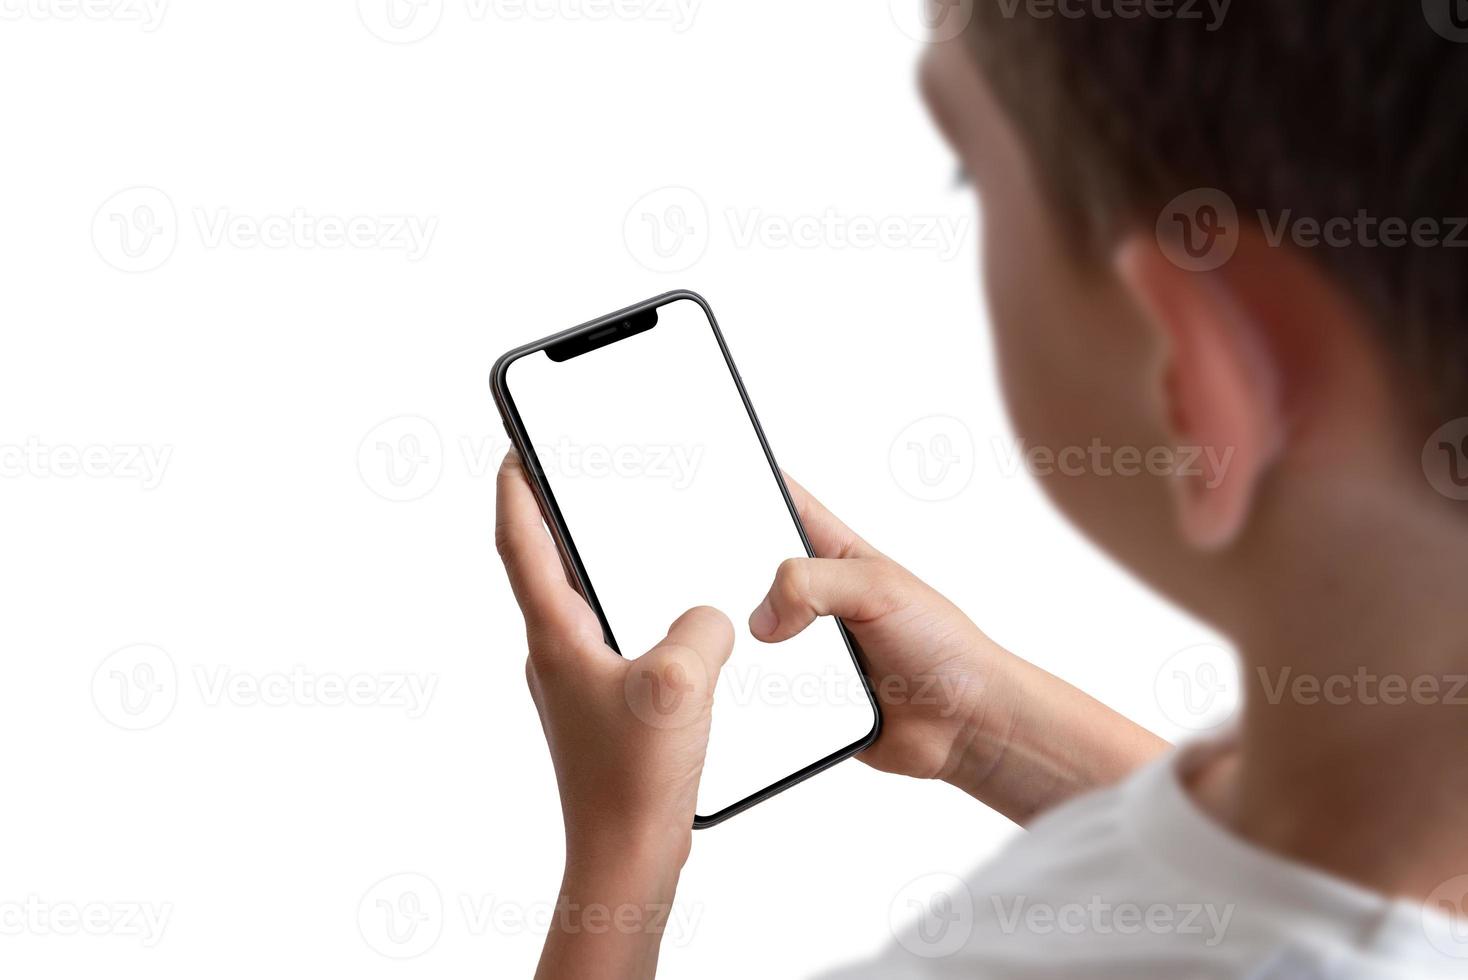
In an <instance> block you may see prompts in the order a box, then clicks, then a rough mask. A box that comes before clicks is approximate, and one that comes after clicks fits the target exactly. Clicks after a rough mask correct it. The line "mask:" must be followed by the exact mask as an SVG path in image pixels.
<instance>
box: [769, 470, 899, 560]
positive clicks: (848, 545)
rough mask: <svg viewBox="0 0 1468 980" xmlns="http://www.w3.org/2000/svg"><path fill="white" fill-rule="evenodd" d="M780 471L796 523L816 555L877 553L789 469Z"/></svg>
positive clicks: (851, 556)
mask: <svg viewBox="0 0 1468 980" xmlns="http://www.w3.org/2000/svg"><path fill="white" fill-rule="evenodd" d="M780 475H781V476H782V477H784V478H785V486H786V487H788V488H789V490H790V499H791V500H793V501H795V509H796V511H798V512H799V513H800V523H802V524H804V525H805V535H806V537H808V538H810V546H811V547H812V548H814V549H815V552H816V557H817V558H871V557H873V556H875V555H876V554H878V552H877V549H876V548H873V547H872V546H871V545H869V544H867V543H866V542H865V541H863V540H862V539H861V537H860V536H859V535H858V534H857V533H856V532H855V531H853V530H852V529H851V528H849V527H847V526H846V525H845V524H843V523H841V520H840V518H838V517H837V516H836V515H835V514H833V513H831V512H830V511H829V510H827V509H826V508H825V506H824V505H822V504H821V502H820V501H819V500H817V499H816V498H815V497H812V496H811V494H810V491H809V490H807V489H806V488H805V487H803V486H801V485H800V484H799V483H796V482H795V480H794V479H792V478H791V476H790V474H789V473H786V472H785V471H784V470H781V471H780Z"/></svg>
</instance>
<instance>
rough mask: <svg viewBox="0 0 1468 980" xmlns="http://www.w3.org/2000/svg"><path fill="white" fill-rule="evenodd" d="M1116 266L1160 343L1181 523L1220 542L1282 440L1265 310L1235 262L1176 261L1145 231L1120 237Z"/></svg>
mask: <svg viewBox="0 0 1468 980" xmlns="http://www.w3.org/2000/svg"><path fill="white" fill-rule="evenodd" d="M1115 266H1116V270H1117V273H1118V275H1119V277H1120V279H1121V281H1122V283H1123V284H1124V285H1125V287H1126V288H1127V289H1128V291H1129V292H1130V293H1131V294H1132V296H1133V298H1134V299H1135V300H1136V301H1137V304H1138V306H1139V307H1140V309H1141V310H1142V311H1143V313H1144V314H1145V315H1146V316H1147V318H1148V319H1149V320H1150V321H1151V322H1152V324H1153V325H1154V326H1155V327H1156V329H1157V331H1158V333H1159V335H1160V337H1161V340H1162V342H1163V349H1164V352H1165V354H1164V365H1163V377H1162V379H1161V384H1160V388H1161V405H1162V410H1163V412H1164V422H1165V424H1166V425H1167V428H1168V431H1169V434H1170V437H1171V439H1172V440H1173V442H1174V443H1175V446H1176V449H1177V450H1178V452H1177V455H1176V456H1175V461H1176V466H1175V470H1174V473H1173V497H1174V502H1175V506H1176V513H1177V520H1178V525H1179V529H1180V530H1181V532H1182V535H1183V537H1184V538H1185V539H1186V540H1187V541H1188V542H1189V543H1190V544H1192V545H1193V546H1194V547H1196V548H1200V549H1204V550H1221V549H1223V548H1226V547H1228V546H1229V545H1230V544H1232V543H1233V542H1234V540H1236V539H1237V537H1238V536H1239V534H1240V532H1242V530H1243V529H1244V527H1245V526H1246V524H1247V523H1248V519H1249V514H1250V511H1251V509H1252V507H1253V505H1254V499H1255V496H1256V495H1257V493H1258V491H1259V487H1260V484H1261V482H1262V481H1263V479H1264V476H1265V474H1266V473H1267V472H1268V471H1269V469H1270V467H1271V465H1272V464H1273V463H1274V462H1275V460H1276V459H1277V458H1278V457H1279V456H1280V454H1281V451H1282V450H1283V447H1284V442H1285V425H1284V417H1283V408H1282V403H1281V398H1280V365H1279V364H1278V363H1276V360H1275V358H1274V356H1273V353H1272V351H1271V345H1270V344H1269V342H1268V333H1267V331H1268V329H1269V326H1270V325H1269V324H1268V323H1267V322H1264V321H1263V317H1264V316H1267V313H1266V312H1265V311H1260V310H1258V309H1255V308H1253V307H1252V306H1251V303H1250V300H1251V296H1250V293H1249V291H1248V290H1246V289H1243V288H1239V283H1238V280H1237V279H1234V278H1233V277H1231V276H1230V272H1231V271H1233V272H1234V274H1235V275H1237V269H1236V268H1235V269H1233V270H1231V269H1230V267H1229V266H1228V265H1225V266H1224V267H1223V268H1221V269H1216V270H1213V271H1210V272H1193V271H1189V270H1186V269H1183V268H1181V267H1180V266H1178V265H1175V264H1174V263H1173V262H1172V261H1171V260H1170V259H1168V257H1167V255H1166V253H1164V252H1163V250H1162V249H1161V247H1160V246H1159V245H1158V242H1157V241H1156V239H1155V238H1154V237H1153V236H1151V235H1148V234H1143V233H1137V234H1134V235H1132V236H1129V237H1128V238H1127V239H1126V240H1125V241H1123V242H1122V244H1121V246H1120V247H1119V248H1118V250H1117V253H1116V256H1115Z"/></svg>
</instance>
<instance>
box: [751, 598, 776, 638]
mask: <svg viewBox="0 0 1468 980" xmlns="http://www.w3.org/2000/svg"><path fill="white" fill-rule="evenodd" d="M778 625H780V620H779V618H778V617H776V615H775V607H773V606H771V605H770V600H769V598H768V597H766V599H765V601H764V602H761V603H760V604H759V608H758V609H756V610H755V611H754V612H752V613H750V614H749V631H750V632H751V633H753V634H754V635H755V636H769V635H770V634H771V633H773V632H775V627H776V626H778Z"/></svg>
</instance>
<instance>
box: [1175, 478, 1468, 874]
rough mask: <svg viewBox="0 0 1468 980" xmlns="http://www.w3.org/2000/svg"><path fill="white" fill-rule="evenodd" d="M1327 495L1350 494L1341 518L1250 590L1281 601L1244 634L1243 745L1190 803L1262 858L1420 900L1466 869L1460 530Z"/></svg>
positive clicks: (1395, 508)
mask: <svg viewBox="0 0 1468 980" xmlns="http://www.w3.org/2000/svg"><path fill="white" fill-rule="evenodd" d="M1332 492H1333V495H1334V498H1335V499H1334V501H1333V503H1334V506H1333V507H1332V509H1333V510H1336V511H1337V512H1339V511H1340V508H1341V504H1342V501H1341V500H1340V499H1339V498H1340V497H1341V496H1342V495H1343V493H1349V494H1350V495H1351V496H1353V497H1356V498H1357V499H1355V500H1353V501H1351V502H1350V506H1351V510H1350V511H1349V513H1350V514H1351V520H1350V522H1349V523H1346V524H1340V523H1337V524H1336V525H1335V527H1336V531H1335V532H1334V533H1323V534H1318V535H1315V536H1314V540H1308V541H1302V542H1299V544H1298V546H1297V547H1296V548H1295V549H1294V550H1293V554H1294V555H1295V556H1297V559H1298V560H1299V561H1300V562H1301V563H1302V564H1303V563H1305V562H1307V561H1308V567H1302V568H1298V569H1296V568H1290V567H1288V565H1289V563H1290V561H1291V559H1283V560H1282V565H1283V567H1280V566H1276V569H1277V571H1276V574H1278V575H1279V576H1280V577H1279V578H1277V579H1275V581H1273V582H1269V581H1260V582H1256V583H1255V588H1256V589H1258V588H1259V587H1260V586H1263V587H1264V588H1265V589H1269V590H1271V591H1272V592H1273V593H1275V594H1276V596H1277V598H1276V600H1275V608H1274V609H1273V610H1272V611H1271V614H1270V615H1269V616H1267V617H1266V623H1265V625H1264V626H1263V627H1262V628H1260V629H1258V630H1257V632H1254V633H1253V634H1251V635H1240V636H1239V640H1240V648H1241V649H1240V654H1241V659H1242V666H1241V670H1242V672H1243V682H1244V689H1245V709H1244V717H1243V724H1242V728H1241V731H1240V740H1239V749H1238V752H1237V754H1236V755H1235V756H1234V757H1233V758H1232V760H1230V761H1229V762H1227V763H1225V764H1223V765H1221V766H1220V767H1218V768H1217V769H1216V770H1215V771H1214V772H1213V773H1212V774H1210V775H1209V776H1208V777H1206V778H1205V779H1204V780H1203V781H1202V782H1201V783H1200V785H1199V787H1198V791H1199V796H1200V798H1201V799H1202V801H1203V802H1204V803H1205V805H1208V806H1210V807H1211V808H1213V809H1214V810H1215V811H1216V812H1217V813H1218V815H1219V816H1220V817H1221V818H1222V819H1223V820H1224V821H1225V822H1226V823H1228V824H1230V825H1231V826H1232V827H1233V828H1234V829H1235V831H1236V832H1238V833H1239V834H1240V835H1242V836H1244V837H1246V838H1248V839H1250V840H1252V841H1254V842H1255V843H1257V844H1259V845H1260V846H1262V847H1264V848H1266V849H1269V850H1273V851H1276V852H1279V853H1282V854H1285V855H1287V856H1289V857H1291V858H1294V859H1296V860H1298V861H1301V862H1303V863H1306V864H1309V865H1312V866H1314V867H1318V868H1321V869H1323V870H1325V871H1328V872H1330V873H1332V874H1335V875H1337V876H1339V877H1342V878H1345V879H1347V880H1350V881H1353V882H1356V883H1358V884H1361V885H1364V886H1366V887H1368V888H1371V889H1372V890H1374V891H1378V892H1382V893H1385V894H1389V895H1394V896H1401V897H1412V898H1424V897H1426V896H1427V895H1428V894H1429V893H1431V892H1432V891H1433V889H1434V888H1436V887H1437V886H1438V885H1440V884H1442V883H1443V882H1444V881H1445V880H1447V879H1449V878H1452V877H1455V876H1457V875H1460V874H1464V873H1468V835H1465V834H1464V832H1463V819H1464V816H1463V815H1464V813H1465V812H1468V757H1465V750H1468V599H1465V590H1464V584H1465V583H1468V523H1465V521H1464V515H1462V514H1461V513H1457V512H1453V511H1449V510H1446V509H1442V510H1439V509H1437V508H1436V507H1429V508H1422V509H1420V510H1419V511H1417V512H1411V513H1410V514H1409V516H1407V517H1402V516H1400V515H1402V514H1403V513H1404V508H1403V507H1402V501H1400V500H1394V501H1387V502H1383V501H1382V500H1380V499H1378V500H1376V501H1375V502H1374V503H1375V504H1378V505H1380V504H1383V503H1388V504H1390V506H1384V507H1381V506H1372V505H1373V501H1371V500H1369V499H1365V498H1366V497H1369V494H1368V493H1364V492H1362V491H1360V490H1353V491H1344V492H1343V491H1342V490H1341V489H1340V488H1339V487H1337V488H1335V489H1334V490H1333V491H1332ZM1383 513H1386V514H1391V515H1393V520H1392V521H1391V523H1390V525H1389V526H1387V525H1383V524H1382V523H1380V518H1381V516H1382V514H1383ZM1341 527H1350V528H1352V529H1353V530H1351V531H1349V532H1345V533H1342V532H1340V531H1339V528H1341ZM1383 527H1386V528H1387V530H1388V532H1389V533H1382V529H1383ZM1367 529H1369V535H1370V536H1371V537H1372V538H1373V540H1371V541H1369V542H1368V541H1364V540H1362V538H1363V536H1366V535H1367V534H1368V530H1367ZM1301 535H1305V536H1309V532H1308V531H1301V532H1300V533H1299V534H1297V535H1296V536H1297V537H1299V536H1301ZM1321 569H1325V571H1321ZM1268 577H1270V578H1273V576H1268Z"/></svg>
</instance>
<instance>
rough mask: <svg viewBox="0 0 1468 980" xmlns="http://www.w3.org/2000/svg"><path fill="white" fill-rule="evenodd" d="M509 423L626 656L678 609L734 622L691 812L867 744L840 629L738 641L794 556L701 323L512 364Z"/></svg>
mask: <svg viewBox="0 0 1468 980" xmlns="http://www.w3.org/2000/svg"><path fill="white" fill-rule="evenodd" d="M506 387H507V388H508V389H509V392H510V396H511V398H512V399H513V400H514V402H515V405H516V408H517V409H518V410H519V412H520V416H521V420H522V422H523V424H524V426H525V430H526V433H527V435H528V436H529V439H530V442H531V445H532V447H533V448H534V449H535V450H536V454H537V456H538V458H539V460H540V463H541V466H542V468H543V470H544V471H545V474H546V479H547V482H548V483H549V484H550V487H551V492H552V493H553V494H554V496H555V498H556V502H557V504H558V505H559V506H560V509H561V513H562V516H563V517H564V519H565V523H566V527H567V529H568V531H569V533H570V537H571V540H572V541H573V542H574V544H575V546H576V549H577V550H578V552H579V553H580V556H581V560H582V563H583V564H584V566H585V569H586V573H587V576H588V578H589V580H590V584H591V588H592V589H593V590H594V592H595V594H596V596H597V598H598V599H599V600H600V602H601V605H602V609H603V612H604V613H605V615H606V617H607V622H608V625H609V626H610V627H611V631H612V635H613V636H614V637H615V638H616V641H617V644H618V646H619V647H620V648H621V651H622V653H623V655H625V656H628V657H637V656H640V655H641V654H643V653H645V652H646V651H647V650H648V649H649V648H651V647H652V646H653V645H655V644H656V643H657V642H658V641H659V640H661V639H662V638H663V636H664V635H666V633H667V628H668V626H669V624H670V623H671V622H672V621H673V620H674V619H675V618H677V617H678V615H680V614H681V613H682V612H683V611H684V610H686V609H688V608H690V607H692V606H697V605H709V606H714V607H715V608H717V609H719V610H721V611H723V612H724V613H725V614H726V615H727V616H728V617H729V618H730V619H731V620H732V621H733V622H734V627H735V629H734V633H735V641H734V653H733V656H732V657H731V658H730V660H729V663H728V665H727V666H726V667H725V668H724V672H723V674H722V675H721V677H720V679H719V685H718V688H717V689H716V692H715V697H714V718H713V730H712V734H711V736H710V744H709V754H708V763H707V765H706V767H705V770H704V775H703V780H702V782H701V784H700V787H699V795H698V813H699V814H701V815H703V816H711V815H713V814H715V813H716V812H718V811H720V810H723V809H724V808H726V807H728V806H730V805H732V804H734V803H737V802H739V801H740V800H743V799H744V798H746V797H748V796H750V795H751V794H754V793H756V792H758V791H760V790H762V789H764V788H766V787H768V786H770V785H772V784H774V783H776V782H779V781H780V780H781V779H783V778H785V777H787V776H789V775H791V774H792V773H794V772H796V771H798V770H800V769H803V768H804V767H806V766H808V765H810V764H811V763H813V762H816V761H818V760H820V759H822V758H824V757H826V756H828V755H830V754H832V753H834V752H837V751H839V750H841V749H843V748H846V747H847V746H849V745H852V744H853V743H855V742H857V741H859V740H860V739H862V738H863V737H865V736H866V735H867V734H868V733H869V732H870V731H871V729H872V726H873V724H874V721H875V715H874V713H873V710H872V708H871V705H870V702H869V700H868V698H867V696H866V694H865V692H864V689H863V687H862V683H861V679H860V675H859V673H858V671H857V669H856V666H855V664H854V663H853V662H852V660H851V656H850V654H849V653H848V651H847V649H846V646H845V644H844V643H843V641H842V638H841V636H840V633H839V630H838V628H837V626H836V625H835V623H832V622H824V621H823V622H818V623H816V624H814V625H813V626H811V627H810V628H809V629H807V630H806V631H805V632H804V633H803V634H801V635H800V636H797V637H795V638H793V639H791V640H788V641H786V642H784V643H780V644H775V645H767V644H763V643H760V642H759V641H757V640H755V639H754V638H753V637H752V636H751V635H750V634H749V630H748V627H747V626H746V625H745V622H746V619H747V618H748V615H749V613H750V611H751V610H753V609H754V607H755V606H756V605H757V604H758V603H759V601H760V600H761V599H762V598H763V597H764V594H765V592H766V590H767V589H768V588H769V585H770V582H771V581H772V579H773V577H774V574H775V571H776V569H777V567H778V566H779V564H780V562H781V561H783V560H784V559H786V558H792V557H803V556H804V555H805V549H804V546H803V545H802V543H801V540H800V536H799V533H798V532H797V530H796V527H795V525H794V523H793V521H792V520H791V517H790V513H789V510H788V509H787V507H786V505H785V501H784V498H783V497H782V496H781V493H780V490H779V486H778V484H777V483H776V482H775V481H776V478H775V476H774V474H773V473H772V471H771V469H770V466H769V462H768V460H767V459H766V458H765V455H764V451H763V449H762V448H761V446H760V443H759V438H758V436H757V434H756V432H755V429H754V425H753V423H752V422H751V420H750V418H749V415H748V413H747V412H746V410H745V408H744V404H743V402H742V401H741V399H740V397H739V392H738V389H737V387H736V386H735V382H734V379H733V377H732V375H731V374H730V371H729V368H728V366H727V364H726V362H725V360H724V356H723V353H722V351H721V350H720V349H719V344H718V341H717V339H716V337H715V336H714V333H713V328H712V325H711V324H710V322H709V320H708V317H707V315H706V314H705V313H704V310H703V308H702V307H701V306H700V305H699V304H698V303H696V302H694V301H693V300H690V299H684V298H680V299H676V300H674V301H672V302H670V303H668V304H665V305H663V306H662V307H660V308H659V309H658V324H657V326H656V327H654V328H653V329H652V330H650V331H647V332H645V333H641V334H636V335H634V336H631V337H627V338H625V339H623V340H620V341H618V342H616V343H614V344H611V345H610V346H607V347H602V348H600V349H598V350H593V351H589V352H587V353H584V354H581V355H579V356H577V357H574V358H572V359H570V360H568V361H563V362H559V363H558V362H555V361H552V360H551V359H550V358H549V357H548V356H546V354H545V353H544V352H536V353H533V354H529V355H526V356H524V357H521V358H520V359H518V360H516V361H515V362H514V363H513V364H511V365H510V367H509V368H508V370H507V374H506Z"/></svg>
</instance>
